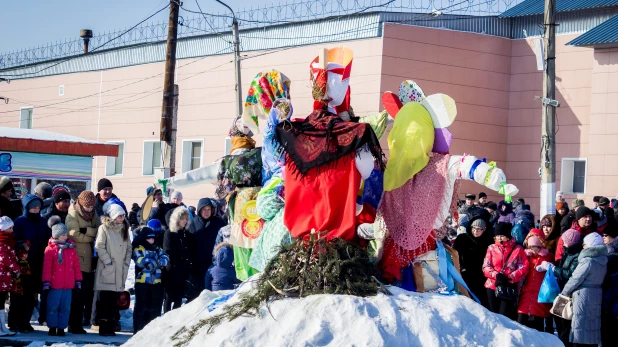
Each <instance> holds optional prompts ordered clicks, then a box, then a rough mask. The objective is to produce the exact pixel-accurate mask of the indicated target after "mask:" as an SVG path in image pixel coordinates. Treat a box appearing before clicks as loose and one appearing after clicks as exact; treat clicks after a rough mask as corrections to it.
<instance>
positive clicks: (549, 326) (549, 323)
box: [545, 314, 555, 335]
mask: <svg viewBox="0 0 618 347" xmlns="http://www.w3.org/2000/svg"><path fill="white" fill-rule="evenodd" d="M554 331H555V330H554V315H551V314H550V315H549V317H547V318H545V332H546V333H549V334H552V335H553V334H554Z"/></svg>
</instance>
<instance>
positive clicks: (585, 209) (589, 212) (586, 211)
mask: <svg viewBox="0 0 618 347" xmlns="http://www.w3.org/2000/svg"><path fill="white" fill-rule="evenodd" d="M585 216H592V217H594V211H592V210H591V209H589V208H588V207H586V206H582V207H581V208H579V209H578V210H577V213H575V219H577V220H580V219H582V218H583V217H585Z"/></svg>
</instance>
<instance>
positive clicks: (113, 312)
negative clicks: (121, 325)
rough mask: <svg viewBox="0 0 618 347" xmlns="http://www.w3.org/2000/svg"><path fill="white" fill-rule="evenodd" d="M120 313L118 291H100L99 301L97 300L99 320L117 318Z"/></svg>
mask: <svg viewBox="0 0 618 347" xmlns="http://www.w3.org/2000/svg"><path fill="white" fill-rule="evenodd" d="M119 315H120V312H119V311H118V293H117V292H112V291H109V290H101V291H99V301H97V320H101V319H108V320H116V317H118V316H119Z"/></svg>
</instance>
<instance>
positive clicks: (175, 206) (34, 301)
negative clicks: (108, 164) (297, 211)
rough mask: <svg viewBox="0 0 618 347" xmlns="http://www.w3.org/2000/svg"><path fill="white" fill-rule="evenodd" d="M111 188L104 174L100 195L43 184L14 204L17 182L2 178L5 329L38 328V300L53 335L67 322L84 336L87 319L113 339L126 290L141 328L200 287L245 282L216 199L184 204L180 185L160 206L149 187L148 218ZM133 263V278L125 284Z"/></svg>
mask: <svg viewBox="0 0 618 347" xmlns="http://www.w3.org/2000/svg"><path fill="white" fill-rule="evenodd" d="M113 190H114V187H113V184H112V182H111V181H110V180H109V179H107V178H103V179H101V180H99V181H98V184H97V193H96V194H95V193H93V192H91V191H87V190H86V191H83V192H81V193H80V194H79V196H77V198H76V199H74V201H72V199H71V195H70V194H69V193H68V192H67V191H65V190H62V189H59V190H57V191H56V192H55V194H53V192H52V187H51V185H50V184H48V183H46V182H41V183H39V184H38V185H37V186H36V188H35V189H34V191H35V194H27V195H26V196H24V197H23V198H22V199H21V201H18V200H17V199H15V197H16V195H15V188H14V186H13V184H12V182H11V180H10V179H9V178H8V177H0V302H2V303H4V302H6V301H7V300H9V302H10V306H9V312H8V314H7V312H6V311H5V310H0V336H7V335H14V334H16V333H18V332H19V333H28V332H32V331H34V328H33V327H32V325H31V324H30V319H31V317H32V315H33V312H34V309H35V307H38V311H39V319H38V320H39V323H40V324H42V325H46V326H47V327H48V328H49V333H48V334H49V335H50V336H65V329H68V332H70V333H72V334H86V333H87V332H86V331H85V329H84V327H85V326H91V328H92V329H93V330H98V332H99V334H100V335H102V336H113V335H115V332H116V331H119V330H120V329H121V326H120V312H119V307H120V306H123V305H124V304H122V305H121V303H122V302H123V298H124V297H125V294H124V293H125V292H126V291H128V290H132V291H134V294H135V306H134V312H133V331H134V333H137V332H138V331H140V330H141V329H143V328H144V327H145V326H146V325H147V324H148V323H149V322H150V321H152V320H153V319H155V318H156V317H159V316H160V315H161V311H162V310H163V312H168V311H170V310H172V309H175V308H178V307H180V306H181V305H182V304H183V302H185V301H191V300H192V299H194V298H195V297H197V296H198V295H199V293H200V292H201V291H202V290H203V289H204V288H207V289H214V290H224V289H233V288H234V285H235V284H238V283H239V281H238V279H236V276H235V273H234V265H233V260H234V256H233V252H232V247H231V246H230V245H229V244H228V243H227V242H226V235H227V237H228V238H229V233H227V234H226V233H225V232H223V233H222V232H220V229H222V228H223V227H225V226H226V225H227V221H226V219H225V218H223V215H222V208H221V206H220V204H218V203H217V201H215V200H213V199H209V198H203V199H201V200H200V201H199V203H198V207H197V209H195V208H188V207H187V206H185V205H184V204H183V203H182V193H181V192H179V191H174V192H173V193H172V195H171V199H170V202H169V203H164V202H163V194H162V191H161V190H155V189H154V188H153V187H149V188H148V189H147V191H146V193H147V194H148V195H152V196H153V197H154V203H153V206H152V210H151V213H150V215H149V216H148V217H147V218H145V219H142V218H139V214H140V206H139V205H137V204H135V203H134V204H132V208H131V210H130V211H127V209H126V207H125V204H124V203H123V202H122V200H121V199H119V198H118V197H117V196H116V195H115V194H114V193H113ZM16 202H20V203H21V206H22V210H21V211H19V210H18V209H17V208H16ZM223 229H225V228H223ZM131 260H133V261H134V262H135V285H134V288H125V286H126V284H125V283H126V281H127V277H128V274H129V267H130V265H131ZM125 301H126V300H125ZM7 326H8V328H7Z"/></svg>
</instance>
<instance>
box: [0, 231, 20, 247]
mask: <svg viewBox="0 0 618 347" xmlns="http://www.w3.org/2000/svg"><path fill="white" fill-rule="evenodd" d="M16 242H17V240H16V238H15V234H13V233H5V232H0V243H6V244H7V245H9V247H11V249H14V248H15V243H16Z"/></svg>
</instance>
